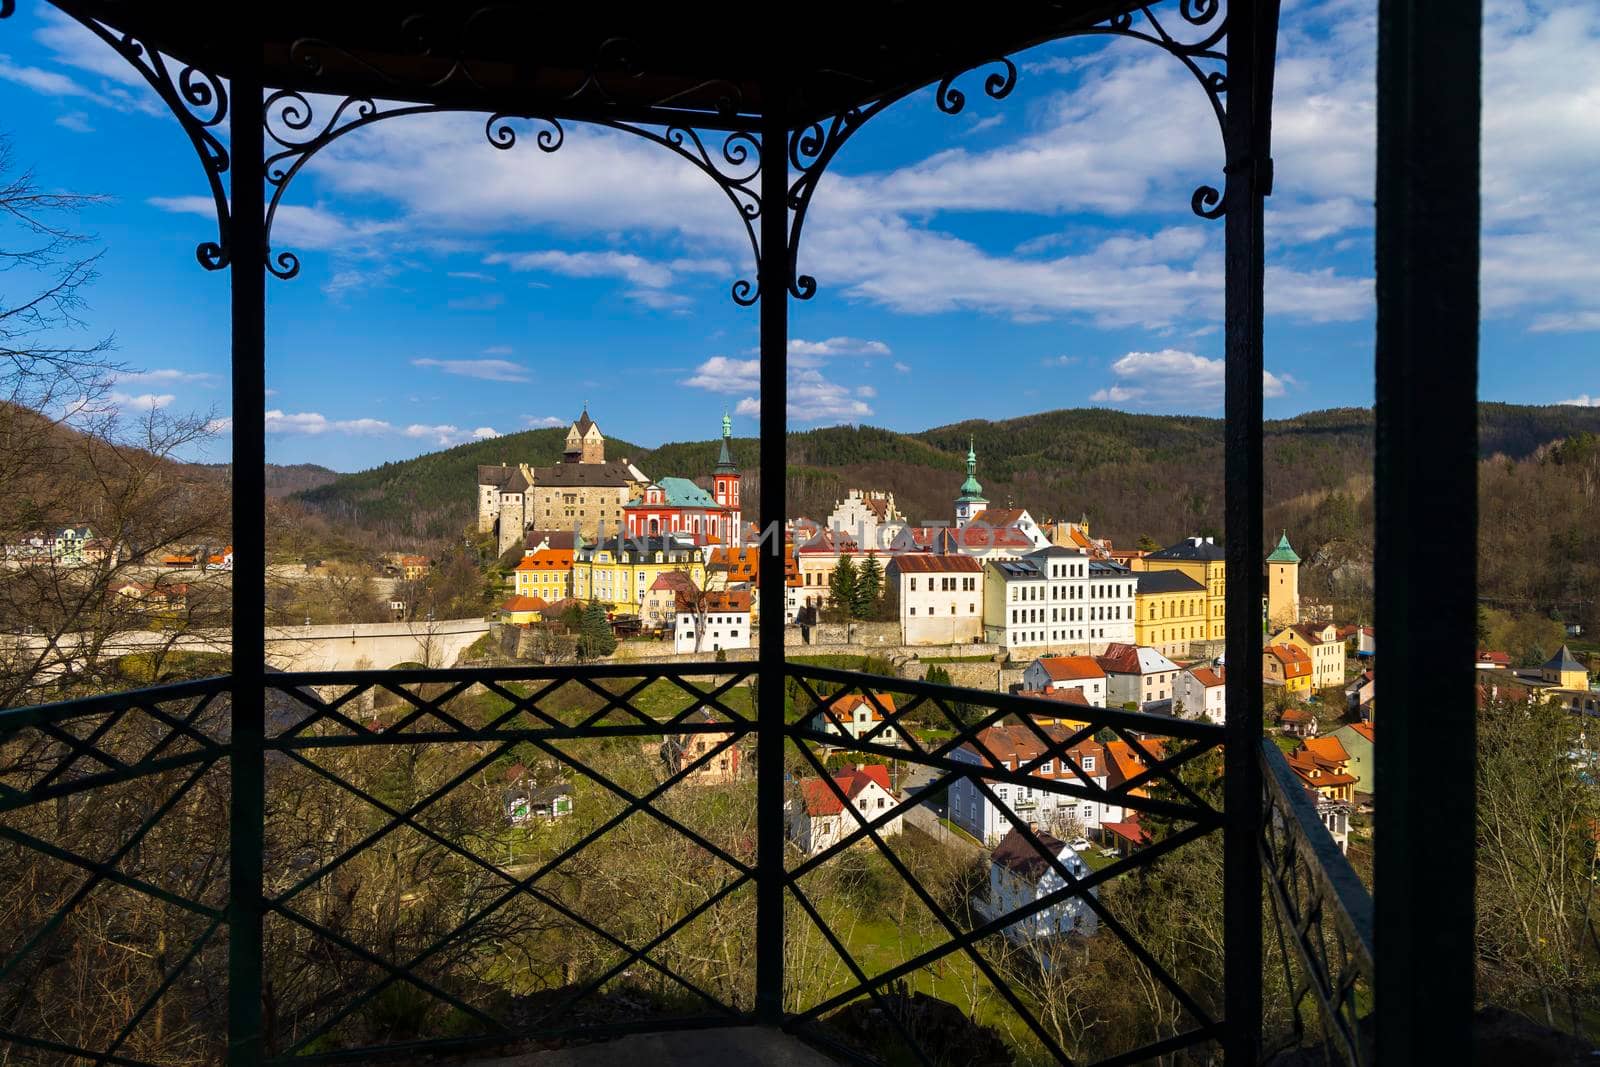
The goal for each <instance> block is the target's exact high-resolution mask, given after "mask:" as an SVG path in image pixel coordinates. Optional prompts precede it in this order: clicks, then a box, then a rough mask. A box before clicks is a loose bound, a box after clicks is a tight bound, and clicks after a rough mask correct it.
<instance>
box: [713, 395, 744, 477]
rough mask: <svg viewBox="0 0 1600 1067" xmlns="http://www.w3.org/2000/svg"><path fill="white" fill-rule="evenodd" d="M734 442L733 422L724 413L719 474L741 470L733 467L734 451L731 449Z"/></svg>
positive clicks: (718, 453)
mask: <svg viewBox="0 0 1600 1067" xmlns="http://www.w3.org/2000/svg"><path fill="white" fill-rule="evenodd" d="M732 441H733V420H732V419H731V418H729V417H728V413H727V412H726V411H724V412H723V413H722V447H721V449H720V450H719V451H718V452H717V473H719V474H726V473H731V472H733V471H737V470H738V469H739V468H738V467H735V466H734V465H733V449H732V448H731V447H729V446H730V444H731V442H732Z"/></svg>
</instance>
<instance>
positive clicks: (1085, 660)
mask: <svg viewBox="0 0 1600 1067" xmlns="http://www.w3.org/2000/svg"><path fill="white" fill-rule="evenodd" d="M1037 662H1038V664H1039V666H1041V667H1043V668H1044V673H1045V674H1047V675H1048V676H1049V677H1050V680H1051V681H1052V682H1074V681H1080V680H1082V679H1085V678H1104V677H1105V676H1106V672H1105V671H1104V670H1103V669H1101V667H1100V664H1099V663H1097V662H1095V658H1094V657H1093V656H1040V657H1039V659H1038V661H1037Z"/></svg>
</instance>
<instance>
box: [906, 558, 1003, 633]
mask: <svg viewBox="0 0 1600 1067" xmlns="http://www.w3.org/2000/svg"><path fill="white" fill-rule="evenodd" d="M885 573H886V574H887V576H888V579H889V581H891V582H895V583H896V584H897V587H898V591H899V593H900V633H901V635H902V639H903V640H904V642H905V643H906V644H908V645H955V644H967V643H969V642H972V641H977V640H980V639H981V638H982V637H983V580H984V572H983V564H982V563H980V562H979V561H978V560H975V559H973V558H972V557H971V556H939V555H934V554H933V553H931V552H911V553H907V554H905V555H902V556H898V557H896V558H895V559H893V560H891V561H890V562H889V566H888V569H887V571H886V572H885Z"/></svg>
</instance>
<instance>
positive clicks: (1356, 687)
mask: <svg viewBox="0 0 1600 1067" xmlns="http://www.w3.org/2000/svg"><path fill="white" fill-rule="evenodd" d="M1377 696H1378V682H1377V676H1376V674H1374V672H1373V669H1372V668H1371V667H1368V668H1367V669H1366V670H1364V671H1362V672H1361V673H1360V674H1358V675H1356V676H1355V677H1354V678H1352V679H1351V680H1350V682H1349V684H1347V685H1346V686H1345V687H1344V706H1345V710H1347V711H1355V712H1359V713H1360V715H1361V718H1362V719H1363V720H1370V719H1371V718H1372V702H1373V701H1374V700H1376V699H1377Z"/></svg>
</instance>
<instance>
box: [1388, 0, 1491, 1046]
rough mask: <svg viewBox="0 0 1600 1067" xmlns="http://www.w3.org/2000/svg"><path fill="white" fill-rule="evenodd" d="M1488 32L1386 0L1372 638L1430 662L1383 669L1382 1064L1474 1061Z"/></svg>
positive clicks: (1392, 657)
mask: <svg viewBox="0 0 1600 1067" xmlns="http://www.w3.org/2000/svg"><path fill="white" fill-rule="evenodd" d="M1482 31H1483V26H1482V10H1481V5H1480V4H1479V3H1476V2H1473V0H1468V2H1465V3H1463V2H1460V0H1381V2H1380V3H1379V5H1378V183H1377V193H1378V205H1377V242H1376V252H1377V264H1376V269H1377V293H1378V331H1377V435H1378V439H1377V446H1378V447H1377V488H1376V504H1377V526H1378V529H1377V539H1378V544H1377V553H1376V568H1375V577H1376V581H1377V591H1376V608H1377V633H1378V636H1379V638H1381V639H1382V641H1383V645H1384V648H1383V658H1384V661H1385V662H1387V663H1395V664H1400V665H1405V664H1413V663H1422V662H1427V663H1433V664H1438V669H1437V670H1431V671H1428V672H1426V676H1427V677H1426V681H1424V679H1423V677H1422V676H1421V672H1410V671H1406V670H1403V669H1396V670H1394V671H1392V672H1385V674H1384V680H1383V682H1384V694H1383V707H1384V709H1385V711H1386V714H1385V715H1384V720H1383V737H1382V741H1381V743H1380V744H1379V745H1378V752H1377V780H1378V783H1379V788H1380V789H1381V791H1382V796H1383V813H1382V816H1381V819H1380V822H1379V826H1378V835H1377V845H1376V850H1375V853H1376V854H1375V857H1374V880H1375V881H1376V883H1377V891H1376V894H1375V900H1374V914H1375V926H1376V929H1375V931H1374V944H1375V948H1376V950H1377V957H1378V961H1377V971H1378V974H1377V983H1376V985H1377V996H1376V1000H1377V1014H1378V1018H1377V1041H1378V1055H1379V1057H1380V1061H1381V1062H1383V1063H1424V1062H1426V1063H1450V1062H1459V1063H1465V1062H1467V1061H1468V1060H1470V1059H1471V1058H1472V1042H1471V1033H1472V1031H1471V1016H1472V1003H1473V982H1472V979H1473V871H1474V867H1473V863H1474V856H1473V848H1474V840H1475V838H1474V833H1475V828H1476V820H1475V819H1474V818H1473V812H1474V810H1475V799H1476V790H1475V789H1474V777H1473V768H1474V767H1475V766H1476V753H1477V738H1476V729H1475V726H1476V724H1475V719H1474V716H1475V715H1476V702H1475V698H1476V694H1475V690H1474V677H1473V666H1472V664H1473V656H1474V649H1473V644H1474V641H1475V638H1476V632H1477V631H1476V623H1477V602H1476V597H1477V562H1476V558H1475V553H1474V552H1473V551H1472V545H1473V544H1474V540H1473V534H1474V531H1476V530H1477V528H1478V418H1477V400H1478V397H1477V390H1478V206H1479V193H1478V148H1479V116H1480V111H1481V102H1482V101H1481V90H1480V85H1479V79H1480V75H1481V63H1482ZM1428 530H1451V531H1455V532H1457V534H1458V535H1461V536H1464V537H1465V538H1466V545H1467V548H1466V550H1465V551H1461V552H1454V553H1450V554H1449V555H1448V558H1445V557H1441V556H1440V555H1439V553H1437V552H1435V551H1433V550H1432V545H1431V544H1430V543H1429V538H1428V537H1426V536H1425V531H1428ZM1413 727H1415V729H1413Z"/></svg>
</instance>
